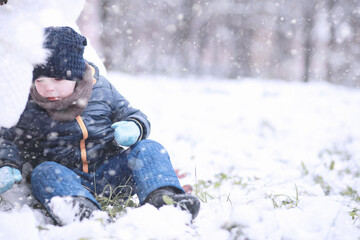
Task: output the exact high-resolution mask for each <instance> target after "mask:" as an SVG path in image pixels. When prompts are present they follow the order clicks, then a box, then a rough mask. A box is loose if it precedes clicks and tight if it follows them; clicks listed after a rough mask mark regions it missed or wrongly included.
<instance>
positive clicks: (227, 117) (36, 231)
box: [0, 73, 360, 240]
mask: <svg viewBox="0 0 360 240" xmlns="http://www.w3.org/2000/svg"><path fill="white" fill-rule="evenodd" d="M109 78H110V80H112V82H113V83H114V84H115V85H116V86H117V88H118V89H119V91H120V92H121V93H122V94H123V95H124V96H125V97H127V98H128V99H129V100H130V102H131V103H132V105H133V106H134V107H137V108H140V109H141V110H142V111H143V112H145V113H146V114H147V115H148V117H149V119H150V121H151V122H152V133H151V135H150V138H151V139H155V140H157V141H159V142H160V143H162V144H163V145H164V146H165V148H166V149H167V150H168V152H169V153H170V156H171V157H172V162H173V165H174V167H175V168H176V169H181V170H180V173H183V174H185V175H186V177H184V178H182V179H181V183H182V184H183V185H185V184H191V185H193V193H195V192H196V193H197V194H198V195H199V197H200V198H202V201H203V202H202V208H201V211H200V214H199V216H198V217H197V218H196V219H195V221H194V222H193V223H192V224H191V223H190V217H189V215H188V214H186V213H184V212H182V211H180V210H178V209H175V208H173V207H170V206H169V207H164V208H162V209H160V210H156V209H155V208H153V207H151V206H148V205H147V206H144V207H141V208H136V209H129V210H128V212H127V214H126V215H124V216H120V217H119V218H118V220H117V221H116V222H114V223H110V224H107V223H104V222H106V221H101V220H99V219H101V218H105V217H104V215H103V214H100V213H99V215H98V216H96V217H95V218H94V219H91V220H85V221H83V222H74V223H71V224H69V225H67V226H64V227H56V226H53V225H52V224H51V221H50V220H49V218H47V217H44V216H43V215H42V213H41V212H40V210H33V209H31V208H29V207H28V206H27V205H26V203H31V202H33V199H31V198H29V197H28V194H29V192H30V190H29V188H28V186H27V185H26V184H24V183H22V184H20V185H17V186H16V187H14V188H13V189H12V190H11V191H9V192H7V193H5V194H3V198H4V199H5V200H7V201H10V202H12V204H13V207H14V209H13V210H12V211H6V209H8V207H9V206H10V204H9V203H6V202H4V201H3V202H2V209H3V211H2V212H0V239H67V240H70V239H79V240H80V239H136V240H141V239H204V240H209V239H210V240H212V239H217V240H222V239H250V240H253V239H259V240H262V239H271V240H273V239H279V240H280V239H301V240H303V239H341V240H343V239H360V219H359V215H360V124H359V119H360V92H359V90H357V89H348V88H344V87H341V86H334V85H329V84H325V83H310V84H302V83H288V82H283V81H265V80H254V79H244V80H241V81H225V80H212V79H201V80H195V79H186V80H179V79H166V78H164V77H133V76H128V75H123V74H117V73H110V74H109Z"/></svg>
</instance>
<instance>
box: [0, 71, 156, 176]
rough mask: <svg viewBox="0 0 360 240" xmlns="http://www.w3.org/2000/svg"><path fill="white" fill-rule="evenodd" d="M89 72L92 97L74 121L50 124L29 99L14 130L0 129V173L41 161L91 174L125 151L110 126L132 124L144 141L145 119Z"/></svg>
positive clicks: (107, 82)
mask: <svg viewBox="0 0 360 240" xmlns="http://www.w3.org/2000/svg"><path fill="white" fill-rule="evenodd" d="M92 66H93V68H94V69H93V70H95V71H93V72H94V73H93V77H94V82H95V83H94V85H93V90H92V94H91V97H90V99H89V103H88V105H87V107H86V108H85V110H84V111H83V112H82V114H81V115H80V116H78V117H77V118H76V119H75V120H73V121H66V122H59V121H56V120H53V119H52V118H50V116H49V115H48V113H47V112H46V110H45V109H43V108H41V107H40V106H38V105H37V104H36V103H35V102H34V101H33V100H32V99H31V98H30V99H29V101H28V103H27V106H26V109H25V110H24V112H23V114H22V115H21V117H20V120H19V122H18V123H17V125H16V126H14V127H12V128H10V129H5V128H1V130H0V167H3V166H11V167H14V168H17V169H20V170H21V168H22V165H23V163H25V162H30V163H31V164H32V166H33V167H35V166H36V165H38V164H39V163H41V162H43V161H55V162H57V163H60V164H62V165H64V166H66V167H68V168H70V169H79V170H81V171H84V172H93V171H94V170H95V169H96V168H97V167H98V166H99V165H101V164H102V163H103V162H104V161H105V160H106V159H108V158H110V157H112V156H114V155H115V154H118V153H120V152H122V151H123V150H124V149H123V148H122V147H119V146H118V145H117V144H116V142H115V141H114V130H113V129H112V128H111V125H112V123H114V122H117V121H124V120H125V121H134V122H135V123H136V124H137V125H138V126H139V127H140V129H141V132H142V135H141V137H140V139H145V138H146V137H147V136H148V135H149V133H150V123H149V122H148V120H147V118H146V116H145V115H144V114H143V113H142V112H141V111H139V110H138V109H135V108H132V107H131V106H130V105H129V102H128V101H127V100H126V99H125V98H124V97H123V96H122V95H120V93H119V92H118V91H117V90H116V89H115V88H114V87H113V86H112V85H111V84H110V83H109V81H108V80H107V79H106V78H105V77H103V76H101V75H99V72H98V69H97V68H96V66H94V65H92ZM95 80H96V81H95ZM140 139H139V140H140Z"/></svg>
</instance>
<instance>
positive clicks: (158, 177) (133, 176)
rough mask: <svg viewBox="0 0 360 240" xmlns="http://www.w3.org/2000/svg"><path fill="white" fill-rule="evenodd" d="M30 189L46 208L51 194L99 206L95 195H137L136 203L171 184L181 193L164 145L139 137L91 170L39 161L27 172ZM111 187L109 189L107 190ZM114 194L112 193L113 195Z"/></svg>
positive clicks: (181, 190)
mask: <svg viewBox="0 0 360 240" xmlns="http://www.w3.org/2000/svg"><path fill="white" fill-rule="evenodd" d="M31 186H32V191H33V194H34V196H35V198H36V199H38V200H39V201H40V202H41V203H42V204H43V205H44V206H45V207H46V208H47V209H48V202H49V201H50V199H51V198H53V197H55V196H74V197H75V196H81V197H86V198H87V199H89V200H91V201H92V202H93V203H95V204H96V205H97V206H98V207H100V205H99V203H98V202H97V201H96V200H95V198H94V195H95V194H103V195H105V196H109V195H110V194H118V193H125V192H127V193H128V194H131V195H132V194H137V195H138V197H139V201H140V204H142V203H143V202H144V201H145V199H146V197H147V196H148V195H149V194H150V193H151V192H152V191H154V190H156V189H158V188H160V187H165V186H172V187H175V188H177V189H179V190H180V192H184V190H183V189H182V187H181V186H180V183H179V180H178V178H177V176H176V174H175V171H174V169H173V167H172V165H171V162H170V157H169V155H168V153H167V152H166V150H165V149H164V147H163V146H162V145H161V144H159V143H157V142H155V141H152V140H141V141H139V142H137V143H136V144H134V145H133V146H131V147H130V148H128V149H127V150H126V151H124V152H122V153H121V154H119V155H116V156H114V157H112V158H110V159H107V160H106V161H104V163H103V164H102V165H101V166H100V167H99V168H98V169H96V171H95V172H93V173H85V172H82V171H80V170H76V169H75V170H70V169H69V168H67V167H65V166H62V165H61V164H58V163H55V162H51V161H48V162H43V163H41V164H39V165H38V166H37V167H35V169H34V170H33V172H32V174H31ZM110 190H111V191H110ZM113 196H114V195H113Z"/></svg>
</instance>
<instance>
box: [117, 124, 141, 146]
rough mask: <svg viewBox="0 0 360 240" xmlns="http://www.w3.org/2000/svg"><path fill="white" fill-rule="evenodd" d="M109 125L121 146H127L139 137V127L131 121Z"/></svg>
mask: <svg viewBox="0 0 360 240" xmlns="http://www.w3.org/2000/svg"><path fill="white" fill-rule="evenodd" d="M111 127H112V128H113V129H114V130H115V132H114V135H115V141H116V142H117V144H119V145H121V146H126V147H129V146H131V145H133V144H134V143H136V141H137V140H138V139H139V137H140V129H139V127H138V126H137V125H136V123H134V122H132V121H121V122H116V123H114V124H113V125H112V126H111Z"/></svg>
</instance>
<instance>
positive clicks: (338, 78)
mask: <svg viewBox="0 0 360 240" xmlns="http://www.w3.org/2000/svg"><path fill="white" fill-rule="evenodd" d="M88 1H89V2H92V1H94V0H88ZM359 1H360V0H351V1H339V0H324V1H311V0H299V1H287V0H257V1H251V0H223V1H217V0H206V1H205V0H157V1H154V0H132V1H124V0H103V1H100V2H98V3H97V4H99V5H100V6H99V9H100V11H99V13H98V14H99V15H100V19H101V21H100V23H99V26H100V27H99V29H100V31H101V38H100V39H101V41H100V42H101V44H99V45H101V46H102V54H101V55H103V56H104V58H105V64H106V66H107V68H108V69H109V70H121V71H126V72H130V73H161V74H172V75H179V74H180V75H183V74H196V75H214V76H218V77H226V78H241V77H261V78H281V79H286V80H292V81H294V80H297V81H305V82H308V81H311V80H314V79H315V80H316V79H328V81H330V82H333V83H342V84H347V85H354V84H355V85H356V84H360V80H359V78H360V77H359V76H360V70H359V69H360V62H359V61H358V59H359V57H360V46H359V44H360V32H359V31H360V29H359V27H358V26H359V25H360V10H359V8H358V3H359ZM323 16H327V23H326V21H324V20H323V19H324V17H323ZM324 22H325V23H324ZM82 24H86V22H82ZM324 38H326V39H325V40H324ZM324 44H327V47H326V46H325V45H324Z"/></svg>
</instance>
